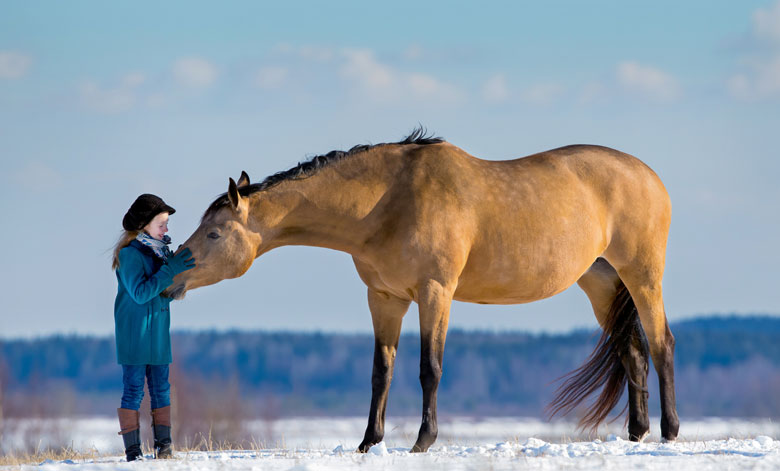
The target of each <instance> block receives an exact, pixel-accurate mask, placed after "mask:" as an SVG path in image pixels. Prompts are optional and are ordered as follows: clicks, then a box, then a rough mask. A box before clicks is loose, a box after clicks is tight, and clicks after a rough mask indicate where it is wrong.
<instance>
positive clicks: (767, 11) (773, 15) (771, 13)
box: [753, 0, 780, 42]
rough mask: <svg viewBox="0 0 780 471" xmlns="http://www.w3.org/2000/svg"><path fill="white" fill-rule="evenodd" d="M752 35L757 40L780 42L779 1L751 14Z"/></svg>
mask: <svg viewBox="0 0 780 471" xmlns="http://www.w3.org/2000/svg"><path fill="white" fill-rule="evenodd" d="M753 33H754V34H755V35H756V36H757V37H758V38H762V39H768V40H772V41H778V42H780V0H778V1H776V2H775V4H774V5H772V6H770V7H768V8H759V9H758V10H756V11H755V12H754V13H753Z"/></svg>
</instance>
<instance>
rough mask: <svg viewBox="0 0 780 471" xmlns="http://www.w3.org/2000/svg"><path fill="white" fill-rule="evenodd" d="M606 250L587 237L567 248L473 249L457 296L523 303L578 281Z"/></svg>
mask: <svg viewBox="0 0 780 471" xmlns="http://www.w3.org/2000/svg"><path fill="white" fill-rule="evenodd" d="M603 250H604V247H603V244H601V243H599V242H597V241H588V240H583V241H580V243H575V244H573V245H569V246H568V247H566V248H563V247H560V246H557V247H556V246H555V245H554V244H553V245H549V246H547V247H545V248H537V249H536V250H530V249H525V250H524V249H523V248H516V249H514V250H506V251H503V252H502V253H496V252H495V251H494V250H491V251H489V252H487V253H482V254H480V253H479V252H477V253H472V256H470V257H469V261H468V263H467V264H466V266H465V267H464V269H463V271H462V273H461V276H460V277H459V279H458V287H457V289H456V290H455V295H454V299H456V300H458V301H464V302H472V303H480V304H522V303H528V302H533V301H538V300H540V299H545V298H549V297H550V296H554V295H556V294H558V293H560V292H562V291H564V290H565V289H566V288H568V287H569V286H571V285H572V284H574V283H575V282H576V281H577V280H578V279H579V278H580V277H581V276H582V274H583V273H585V271H587V269H588V268H589V267H590V266H591V265H592V264H593V261H594V260H595V259H596V258H597V257H598V256H599V255H600V254H601V252H602V251H603Z"/></svg>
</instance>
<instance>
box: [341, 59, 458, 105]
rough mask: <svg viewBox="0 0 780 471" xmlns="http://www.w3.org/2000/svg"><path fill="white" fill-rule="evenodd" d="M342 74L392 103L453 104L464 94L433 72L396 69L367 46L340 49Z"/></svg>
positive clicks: (378, 98) (377, 98) (361, 88)
mask: <svg viewBox="0 0 780 471" xmlns="http://www.w3.org/2000/svg"><path fill="white" fill-rule="evenodd" d="M342 59H343V63H342V64H341V66H340V74H341V76H342V77H343V78H344V79H346V80H347V81H349V82H352V83H353V84H355V85H356V86H357V88H358V90H359V92H361V93H363V94H364V95H367V96H368V98H371V99H373V100H375V101H383V102H394V101H397V100H401V99H403V98H406V97H409V96H411V97H414V98H417V99H425V100H431V101H439V102H443V103H454V102H457V101H460V100H461V98H462V97H463V93H462V92H461V91H460V90H459V89H458V88H457V87H456V86H454V85H452V84H449V83H446V82H444V81H442V80H440V79H438V78H436V77H434V76H432V75H429V74H423V73H419V72H405V71H400V70H397V69H395V68H393V67H391V66H389V65H387V64H383V63H382V62H380V61H379V60H378V59H377V58H376V56H375V54H374V51H372V50H369V49H345V50H343V51H342Z"/></svg>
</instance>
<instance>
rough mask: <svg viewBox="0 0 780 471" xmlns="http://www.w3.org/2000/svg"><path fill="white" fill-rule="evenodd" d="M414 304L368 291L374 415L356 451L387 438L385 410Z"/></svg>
mask: <svg viewBox="0 0 780 471" xmlns="http://www.w3.org/2000/svg"><path fill="white" fill-rule="evenodd" d="M410 303H411V301H408V300H404V299H400V298H396V297H394V296H390V295H387V294H380V293H377V292H375V291H373V290H371V288H369V289H368V307H369V309H371V318H372V320H373V323H374V371H373V374H372V376H371V412H369V415H368V427H367V428H366V434H365V436H364V437H363V442H362V443H361V444H360V446H358V449H357V451H359V452H361V453H365V452H367V451H368V449H369V448H371V446H373V445H376V444H377V443H379V442H381V441H382V439H383V438H384V435H385V410H386V408H387V394H388V391H389V390H390V381H391V380H392V379H393V365H394V364H395V353H396V350H397V349H398V337H399V336H400V335H401V321H402V320H403V318H404V315H405V314H406V311H407V310H408V309H409V304H410Z"/></svg>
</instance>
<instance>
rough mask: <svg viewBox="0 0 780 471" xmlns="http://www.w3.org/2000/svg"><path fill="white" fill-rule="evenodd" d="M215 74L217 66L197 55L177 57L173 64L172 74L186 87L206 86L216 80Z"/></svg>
mask: <svg viewBox="0 0 780 471" xmlns="http://www.w3.org/2000/svg"><path fill="white" fill-rule="evenodd" d="M217 75H218V73H217V68H216V67H215V66H214V65H212V64H211V63H210V62H209V61H207V60H205V59H201V58H199V57H187V58H183V59H179V60H177V61H176V62H174V64H173V76H174V77H175V78H176V80H177V81H178V82H179V83H181V84H182V85H185V86H187V87H192V88H205V87H208V86H210V85H212V84H213V83H214V82H215V81H216V80H217Z"/></svg>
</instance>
